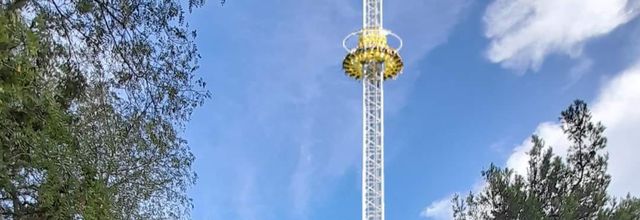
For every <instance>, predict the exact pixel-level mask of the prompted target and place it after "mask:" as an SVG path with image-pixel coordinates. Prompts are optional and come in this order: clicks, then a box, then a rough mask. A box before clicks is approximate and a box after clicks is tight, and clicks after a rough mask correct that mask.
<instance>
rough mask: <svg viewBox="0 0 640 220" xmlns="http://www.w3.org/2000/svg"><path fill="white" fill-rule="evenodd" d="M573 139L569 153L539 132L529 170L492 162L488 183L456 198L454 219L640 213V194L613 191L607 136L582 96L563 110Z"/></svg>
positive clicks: (564, 127) (567, 132) (628, 215)
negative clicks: (561, 151) (618, 195)
mask: <svg viewBox="0 0 640 220" xmlns="http://www.w3.org/2000/svg"><path fill="white" fill-rule="evenodd" d="M560 122H561V124H562V130H563V132H564V134H565V135H566V136H567V138H568V140H570V142H571V145H570V146H569V150H568V153H567V155H566V157H564V158H561V157H559V156H556V155H554V153H553V150H552V148H551V147H547V146H546V145H545V143H544V140H542V139H541V138H540V137H538V136H536V135H533V136H532V138H531V142H532V144H533V147H532V148H531V150H530V151H529V157H530V159H529V167H528V170H527V174H526V176H523V175H520V174H516V173H515V172H514V170H512V169H509V168H499V167H497V166H495V165H494V164H491V165H490V167H489V169H487V170H485V171H483V172H482V176H483V178H484V180H485V181H486V186H485V187H484V189H483V190H482V191H480V192H478V193H477V194H474V193H472V192H470V193H469V195H468V196H467V197H466V198H464V199H463V198H461V197H460V196H455V197H454V199H453V201H452V202H453V212H454V214H453V217H454V219H459V220H462V219H640V200H639V199H637V198H633V197H631V196H627V197H626V198H623V199H621V200H620V201H618V200H616V199H615V198H612V197H611V196H609V195H607V191H606V190H607V187H608V186H609V182H610V179H611V177H610V176H609V175H608V174H607V160H608V154H607V153H606V151H605V148H606V144H607V139H606V138H605V137H604V135H603V132H604V130H605V127H604V126H603V125H602V124H601V123H594V122H593V121H592V116H591V112H590V111H589V109H588V108H587V104H586V103H585V102H583V101H580V100H576V101H575V102H574V103H573V104H572V105H570V106H569V108H568V109H567V110H565V111H563V112H562V113H561V117H560Z"/></svg>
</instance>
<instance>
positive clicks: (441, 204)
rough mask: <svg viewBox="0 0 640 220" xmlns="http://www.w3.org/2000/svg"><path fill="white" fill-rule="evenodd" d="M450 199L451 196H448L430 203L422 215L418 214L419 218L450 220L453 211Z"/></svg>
mask: <svg viewBox="0 0 640 220" xmlns="http://www.w3.org/2000/svg"><path fill="white" fill-rule="evenodd" d="M451 199H453V196H448V197H445V198H443V199H440V200H438V201H435V202H432V203H431V204H430V205H429V206H427V208H425V209H424V210H423V211H422V213H420V216H422V217H425V218H430V219H434V220H447V219H451V216H453V210H451Z"/></svg>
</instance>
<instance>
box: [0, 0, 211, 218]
mask: <svg viewBox="0 0 640 220" xmlns="http://www.w3.org/2000/svg"><path fill="white" fill-rule="evenodd" d="M203 3H204V2H203V0H189V1H188V2H187V3H181V2H178V1H174V0H165V1H153V0H47V1H40V0H0V219H2V218H6V219H77V218H80V219H167V218H169V219H179V218H187V217H188V211H189V210H190V208H191V201H190V199H189V198H188V197H187V195H186V189H187V188H188V187H189V186H191V185H192V184H193V183H194V181H195V173H193V171H192V170H191V164H192V163H193V159H194V158H193V155H192V154H191V153H190V151H189V148H188V145H187V143H186V141H185V140H184V139H182V138H181V137H180V131H181V130H182V129H183V127H184V124H185V122H186V121H187V120H188V119H189V117H190V115H191V113H192V111H193V110H194V108H196V107H198V106H199V105H201V104H202V103H203V101H204V100H205V99H206V98H208V97H209V93H208V92H207V91H206V90H205V88H204V87H205V83H204V82H203V81H202V80H201V79H200V78H197V77H196V76H195V71H196V69H197V68H198V65H197V62H198V59H199V55H198V52H197V49H196V46H195V43H194V41H193V40H194V38H195V36H196V32H195V31H192V30H190V29H189V26H188V24H187V22H186V21H185V15H186V13H188V12H190V11H191V10H192V9H193V8H196V7H200V6H202V4H203Z"/></svg>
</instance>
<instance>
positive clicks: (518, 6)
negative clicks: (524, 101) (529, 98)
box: [484, 0, 640, 73]
mask: <svg viewBox="0 0 640 220" xmlns="http://www.w3.org/2000/svg"><path fill="white" fill-rule="evenodd" d="M639 8H640V3H639V1H636V0H563V1H557V0H538V1H532V0H496V1H494V2H493V3H491V5H489V7H488V8H487V10H486V13H485V16H484V21H485V24H486V32H485V34H486V37H487V38H488V39H489V40H491V45H490V47H489V49H488V51H487V57H488V58H489V60H490V61H491V62H494V63H500V64H501V65H502V66H503V67H506V68H511V69H515V70H516V71H518V72H519V73H524V72H526V71H528V70H529V69H531V70H533V71H536V70H537V69H538V68H539V67H540V65H541V64H542V62H543V61H544V58H545V57H546V56H547V55H549V54H553V53H557V54H565V55H569V56H570V57H574V58H575V57H578V56H580V55H581V53H582V48H583V46H584V44H585V43H586V42H587V41H588V40H589V39H592V38H595V37H598V36H602V35H605V34H607V33H609V32H611V31H613V30H614V29H616V28H617V27H619V26H620V25H622V24H625V23H627V22H628V21H630V20H631V19H633V18H635V17H636V16H637V15H638V9H639Z"/></svg>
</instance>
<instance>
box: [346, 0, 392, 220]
mask: <svg viewBox="0 0 640 220" xmlns="http://www.w3.org/2000/svg"><path fill="white" fill-rule="evenodd" d="M382 1H383V0H363V1H362V2H363V10H362V13H363V19H362V20H363V25H362V30H360V31H357V32H354V33H351V34H349V35H348V36H347V37H346V38H345V39H344V41H343V42H342V45H343V47H345V49H346V50H347V51H348V54H347V56H346V57H345V58H344V61H343V63H342V67H343V69H344V71H345V73H346V74H347V75H348V76H349V77H351V78H354V79H356V80H360V81H361V82H362V114H363V115H362V116H363V117H362V120H363V124H362V219H363V220H384V217H385V214H384V89H383V82H384V81H385V80H387V79H395V78H396V77H397V76H398V75H399V74H400V73H401V71H402V67H403V63H402V59H401V58H400V55H399V54H398V51H399V50H400V48H401V47H402V40H401V39H400V38H399V37H398V36H397V35H395V34H393V33H392V32H390V31H388V30H385V29H384V28H383V26H382V15H383V14H382ZM354 36H358V45H357V47H355V48H347V46H346V44H347V41H348V40H349V39H350V38H351V37H354ZM388 36H391V37H394V38H396V39H397V40H398V42H399V46H398V47H397V48H393V47H390V46H389V44H388V42H387V37H388Z"/></svg>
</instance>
